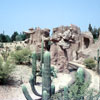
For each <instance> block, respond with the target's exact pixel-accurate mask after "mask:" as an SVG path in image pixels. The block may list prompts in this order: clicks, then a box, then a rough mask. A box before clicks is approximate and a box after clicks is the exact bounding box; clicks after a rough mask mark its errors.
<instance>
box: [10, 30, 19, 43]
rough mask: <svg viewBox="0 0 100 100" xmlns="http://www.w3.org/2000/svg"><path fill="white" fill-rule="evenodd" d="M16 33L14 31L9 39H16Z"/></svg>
mask: <svg viewBox="0 0 100 100" xmlns="http://www.w3.org/2000/svg"><path fill="white" fill-rule="evenodd" d="M17 35H18V32H14V33H13V34H12V36H11V41H12V42H13V41H16V36H17Z"/></svg>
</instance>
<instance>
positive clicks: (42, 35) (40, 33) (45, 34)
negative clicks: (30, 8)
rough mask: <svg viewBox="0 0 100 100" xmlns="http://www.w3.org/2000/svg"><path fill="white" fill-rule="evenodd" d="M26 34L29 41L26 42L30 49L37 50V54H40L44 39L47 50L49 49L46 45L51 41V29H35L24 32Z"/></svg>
mask: <svg viewBox="0 0 100 100" xmlns="http://www.w3.org/2000/svg"><path fill="white" fill-rule="evenodd" d="M24 33H25V34H26V35H27V37H28V39H27V40H25V43H27V44H28V45H29V46H30V48H32V49H35V50H36V51H37V52H40V51H41V41H42V39H43V40H44V42H45V45H44V47H45V48H46V47H47V45H46V44H47V42H48V41H49V40H50V37H49V33H50V30H49V29H47V28H45V29H41V28H39V27H37V28H35V29H33V28H30V29H29V31H24ZM33 46H34V48H33Z"/></svg>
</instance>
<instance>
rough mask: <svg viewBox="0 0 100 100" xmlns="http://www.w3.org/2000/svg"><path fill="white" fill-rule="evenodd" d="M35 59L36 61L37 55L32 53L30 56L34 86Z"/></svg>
mask: <svg viewBox="0 0 100 100" xmlns="http://www.w3.org/2000/svg"><path fill="white" fill-rule="evenodd" d="M36 59H37V55H36V52H33V54H32V74H33V76H34V82H35V84H36V70H37V68H36Z"/></svg>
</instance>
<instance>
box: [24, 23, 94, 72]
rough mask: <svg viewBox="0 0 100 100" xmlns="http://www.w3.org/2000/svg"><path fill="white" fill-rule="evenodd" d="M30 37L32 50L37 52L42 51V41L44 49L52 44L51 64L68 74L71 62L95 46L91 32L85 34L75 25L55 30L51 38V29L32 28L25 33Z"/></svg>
mask: <svg viewBox="0 0 100 100" xmlns="http://www.w3.org/2000/svg"><path fill="white" fill-rule="evenodd" d="M24 33H26V34H27V35H28V36H29V39H28V41H29V43H28V45H31V48H33V47H34V48H35V50H36V51H37V52H40V51H41V41H42V39H43V40H44V43H45V45H44V48H45V49H47V48H48V46H47V44H48V41H51V42H52V45H51V47H50V52H51V64H52V65H55V66H56V67H57V69H58V70H59V71H60V72H62V71H66V72H68V67H67V64H68V62H69V61H72V60H77V59H78V58H79V57H81V55H82V51H83V50H84V49H86V48H88V47H89V46H90V45H91V44H93V36H92V34H91V33H90V32H83V33H81V30H80V28H79V27H77V26H75V25H71V26H61V27H57V28H54V29H53V34H52V36H51V37H49V34H50V30H49V29H40V28H35V29H33V28H31V29H29V31H28V32H24Z"/></svg>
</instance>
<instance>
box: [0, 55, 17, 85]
mask: <svg viewBox="0 0 100 100" xmlns="http://www.w3.org/2000/svg"><path fill="white" fill-rule="evenodd" d="M14 68H15V65H14V63H13V62H12V60H11V59H10V58H8V59H7V60H6V61H5V60H4V59H3V58H2V57H0V84H5V83H6V82H7V80H8V79H9V77H10V74H11V72H12V71H13V70H14Z"/></svg>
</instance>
